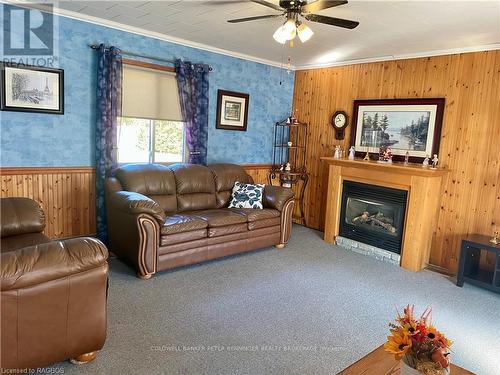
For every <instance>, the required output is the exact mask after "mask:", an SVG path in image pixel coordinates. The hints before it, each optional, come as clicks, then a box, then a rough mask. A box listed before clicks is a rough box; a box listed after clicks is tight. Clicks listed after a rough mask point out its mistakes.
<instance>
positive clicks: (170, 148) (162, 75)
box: [117, 62, 185, 163]
mask: <svg viewBox="0 0 500 375" xmlns="http://www.w3.org/2000/svg"><path fill="white" fill-rule="evenodd" d="M129 63H134V62H129ZM137 64H138V65H140V66H137V65H129V64H127V63H125V64H124V65H123V102H122V116H123V117H121V118H120V119H119V124H118V129H117V145H118V163H175V162H182V161H183V160H184V155H185V152H184V144H185V140H184V123H183V122H182V115H181V111H180V102H179V94H178V91H177V81H176V79H175V74H174V73H172V72H169V71H165V68H164V67H161V66H158V69H152V68H150V67H154V65H152V64H143V63H137ZM144 66H146V67H144Z"/></svg>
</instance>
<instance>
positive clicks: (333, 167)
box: [321, 157, 448, 271]
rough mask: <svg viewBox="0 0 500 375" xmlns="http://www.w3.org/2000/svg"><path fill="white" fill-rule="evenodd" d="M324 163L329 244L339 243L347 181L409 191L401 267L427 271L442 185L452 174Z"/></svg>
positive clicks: (393, 166)
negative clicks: (326, 184) (448, 175)
mask: <svg viewBox="0 0 500 375" xmlns="http://www.w3.org/2000/svg"><path fill="white" fill-rule="evenodd" d="M321 160H322V161H323V162H325V163H327V164H328V193H327V204H326V220H325V236H324V239H325V241H326V242H329V243H335V239H336V237H337V236H338V235H339V230H340V219H341V218H340V208H341V204H342V186H343V182H344V180H348V181H354V182H361V183H365V184H371V185H378V186H384V187H389V188H394V189H402V190H406V191H408V201H407V205H406V217H405V224H404V233H403V244H402V247H401V267H403V268H406V269H408V270H411V271H420V270H422V269H423V268H425V267H426V266H427V264H428V261H429V255H430V247H431V241H432V235H433V232H434V227H435V224H436V220H437V213H438V209H439V200H440V194H441V182H442V179H443V176H445V175H446V173H448V171H447V170H446V169H443V168H438V169H431V168H423V167H422V166H421V165H417V164H411V165H404V164H402V163H393V164H382V163H377V162H376V161H363V160H361V159H355V160H348V159H334V158H331V157H322V158H321Z"/></svg>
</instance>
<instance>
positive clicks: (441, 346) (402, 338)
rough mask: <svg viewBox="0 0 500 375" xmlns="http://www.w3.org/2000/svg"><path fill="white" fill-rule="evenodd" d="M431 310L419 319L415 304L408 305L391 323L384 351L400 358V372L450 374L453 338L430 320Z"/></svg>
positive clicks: (402, 373)
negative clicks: (448, 337) (449, 337)
mask: <svg viewBox="0 0 500 375" xmlns="http://www.w3.org/2000/svg"><path fill="white" fill-rule="evenodd" d="M431 311H432V310H431V309H430V308H427V309H426V310H425V311H424V312H423V314H422V315H421V316H420V318H416V317H415V316H414V306H413V305H412V306H410V305H407V306H406V307H405V308H404V309H403V315H401V314H399V312H398V317H397V318H396V322H394V323H390V324H389V327H390V330H391V334H390V335H389V336H387V342H386V343H385V344H384V349H385V351H387V352H389V353H391V354H394V356H395V358H396V360H400V361H401V366H400V367H401V375H410V374H415V375H417V374H425V375H445V374H449V373H450V360H449V358H448V355H449V354H450V353H449V348H450V346H451V345H452V343H453V342H452V341H451V340H449V339H447V338H446V337H445V336H444V335H443V334H442V333H441V332H439V331H438V330H437V329H436V328H435V327H434V326H433V325H432V322H431Z"/></svg>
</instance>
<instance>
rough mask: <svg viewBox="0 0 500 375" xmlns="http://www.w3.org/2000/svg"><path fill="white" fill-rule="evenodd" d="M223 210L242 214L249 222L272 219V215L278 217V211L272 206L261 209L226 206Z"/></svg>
mask: <svg viewBox="0 0 500 375" xmlns="http://www.w3.org/2000/svg"><path fill="white" fill-rule="evenodd" d="M225 210H228V211H231V212H236V213H237V214H240V215H244V216H246V217H247V220H248V221H249V222H252V221H257V220H264V219H272V218H274V217H279V216H280V212H279V211H278V210H274V209H272V208H264V209H262V210H255V209H253V208H226V209H225Z"/></svg>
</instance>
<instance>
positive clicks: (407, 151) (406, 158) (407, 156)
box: [405, 150, 410, 165]
mask: <svg viewBox="0 0 500 375" xmlns="http://www.w3.org/2000/svg"><path fill="white" fill-rule="evenodd" d="M409 162H410V151H409V150H406V154H405V165H408V163H409Z"/></svg>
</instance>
